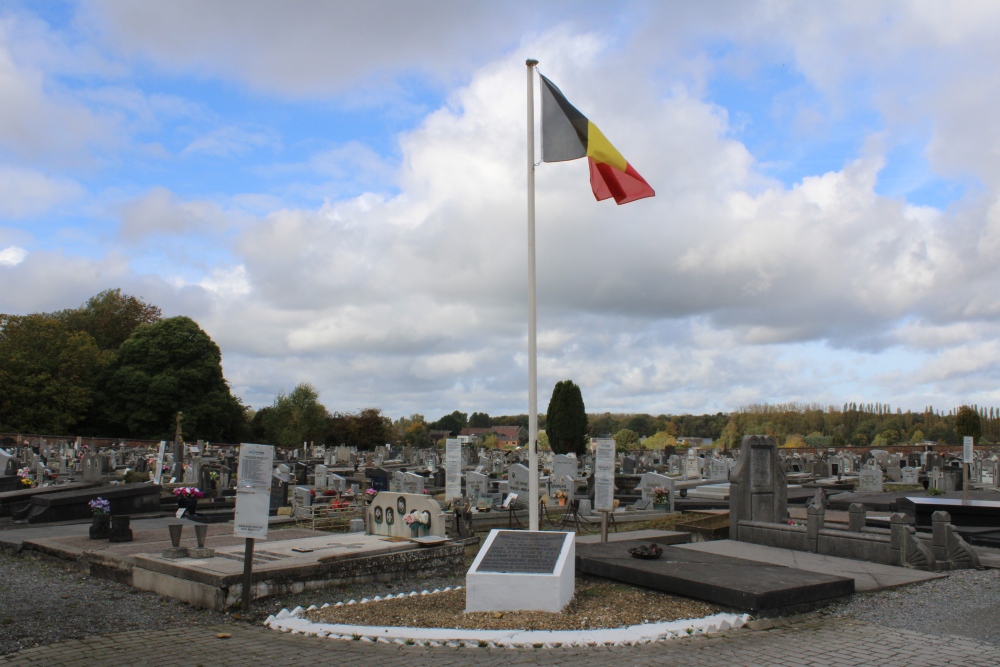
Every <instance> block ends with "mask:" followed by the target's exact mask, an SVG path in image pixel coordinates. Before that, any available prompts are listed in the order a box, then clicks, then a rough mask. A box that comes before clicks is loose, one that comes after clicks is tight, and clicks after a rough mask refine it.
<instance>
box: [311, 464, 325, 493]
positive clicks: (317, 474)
mask: <svg viewBox="0 0 1000 667" xmlns="http://www.w3.org/2000/svg"><path fill="white" fill-rule="evenodd" d="M327 470H328V468H327V467H326V466H325V465H317V466H316V468H315V469H314V470H313V486H315V487H316V488H317V489H320V490H322V489H326V477H327V474H328V473H327Z"/></svg>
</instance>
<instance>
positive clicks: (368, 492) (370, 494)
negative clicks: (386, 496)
mask: <svg viewBox="0 0 1000 667" xmlns="http://www.w3.org/2000/svg"><path fill="white" fill-rule="evenodd" d="M377 495H378V491H376V490H375V489H371V488H369V489H365V502H366V503H368V504H369V505H371V503H372V501H373V500H375V496H377Z"/></svg>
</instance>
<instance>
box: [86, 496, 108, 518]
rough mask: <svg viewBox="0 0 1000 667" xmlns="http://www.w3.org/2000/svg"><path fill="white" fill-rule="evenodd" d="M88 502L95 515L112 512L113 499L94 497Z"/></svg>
mask: <svg viewBox="0 0 1000 667" xmlns="http://www.w3.org/2000/svg"><path fill="white" fill-rule="evenodd" d="M87 504H88V505H90V509H91V511H93V513H94V514H95V515H100V514H111V501H109V500H105V499H104V498H94V499H93V500H91V501H90V502H89V503H87Z"/></svg>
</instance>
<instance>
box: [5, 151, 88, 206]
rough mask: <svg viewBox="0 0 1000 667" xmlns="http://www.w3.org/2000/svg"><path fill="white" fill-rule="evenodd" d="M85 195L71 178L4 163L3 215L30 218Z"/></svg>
mask: <svg viewBox="0 0 1000 667" xmlns="http://www.w3.org/2000/svg"><path fill="white" fill-rule="evenodd" d="M81 195H83V188H82V187H81V186H80V185H79V184H78V183H76V182H75V181H72V180H70V179H68V178H62V177H58V176H55V177H54V176H51V175H49V174H43V173H41V172H38V171H35V170H33V169H23V168H19V167H10V166H6V165H2V164H0V217H4V218H26V217H31V216H37V215H39V214H42V213H45V212H47V211H48V210H50V209H51V208H53V207H55V206H58V205H60V204H63V203H65V202H68V201H72V200H74V199H78V198H79V197H80V196H81Z"/></svg>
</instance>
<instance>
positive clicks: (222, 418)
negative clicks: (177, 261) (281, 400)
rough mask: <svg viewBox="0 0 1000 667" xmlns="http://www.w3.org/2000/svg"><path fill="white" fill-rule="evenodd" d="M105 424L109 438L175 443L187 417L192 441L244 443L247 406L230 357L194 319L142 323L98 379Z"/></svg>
mask: <svg viewBox="0 0 1000 667" xmlns="http://www.w3.org/2000/svg"><path fill="white" fill-rule="evenodd" d="M97 387H98V390H97V396H96V400H95V405H96V407H97V411H98V424H99V426H100V427H101V430H102V431H103V432H104V433H106V434H107V435H113V436H127V437H132V438H153V439H160V438H167V439H170V438H172V437H173V434H174V416H175V415H176V414H177V412H178V411H181V412H183V413H184V421H183V429H184V436H185V437H186V438H203V439H206V440H213V441H216V442H238V441H239V440H240V439H242V436H243V435H244V434H245V433H246V419H245V408H244V407H243V405H242V404H241V403H240V401H239V400H238V399H237V398H235V397H234V396H233V395H232V393H230V390H229V385H228V384H227V383H226V380H225V378H224V377H223V375H222V353H221V352H220V351H219V346H218V345H216V344H215V343H214V342H213V341H212V339H211V338H209V336H208V334H206V333H205V332H204V331H202V330H201V328H200V327H199V326H198V325H197V323H195V321H194V320H192V319H191V318H189V317H171V318H169V319H165V320H160V321H159V322H156V323H155V324H151V325H148V326H142V327H139V328H138V329H136V331H135V333H133V334H132V336H131V337H130V338H129V339H128V340H126V341H125V342H124V343H122V346H121V347H120V348H118V350H117V351H116V352H115V354H114V357H112V359H111V361H110V363H109V364H108V366H107V367H106V368H105V369H104V370H103V371H102V373H101V374H100V376H99V378H98V382H97Z"/></svg>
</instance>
